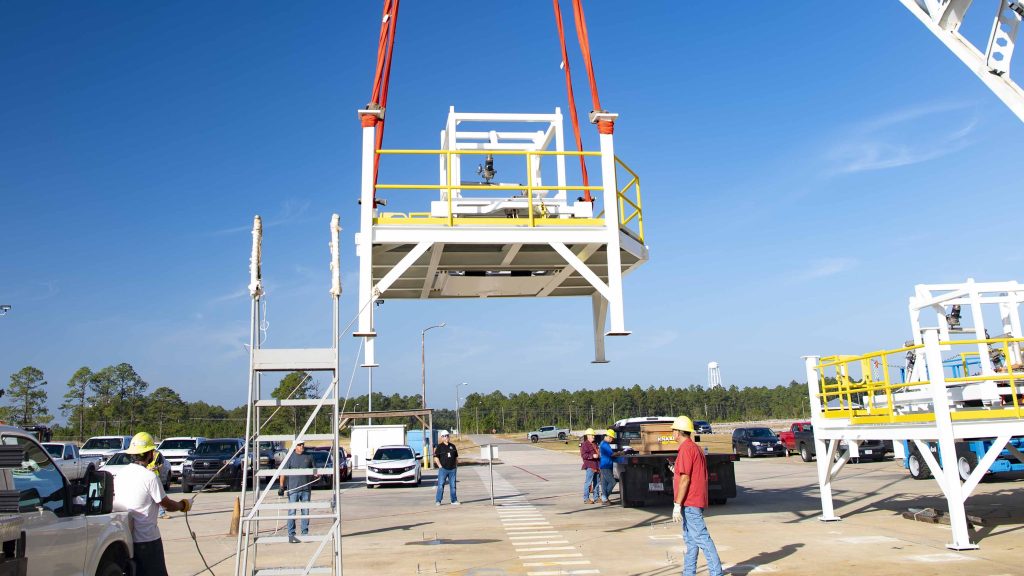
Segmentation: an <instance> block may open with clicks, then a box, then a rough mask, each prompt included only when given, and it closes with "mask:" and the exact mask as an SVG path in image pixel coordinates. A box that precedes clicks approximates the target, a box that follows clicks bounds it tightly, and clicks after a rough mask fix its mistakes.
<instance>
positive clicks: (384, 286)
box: [371, 241, 434, 299]
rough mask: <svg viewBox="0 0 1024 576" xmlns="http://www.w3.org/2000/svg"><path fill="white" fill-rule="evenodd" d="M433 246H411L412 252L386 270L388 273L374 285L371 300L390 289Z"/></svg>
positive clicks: (421, 244)
mask: <svg viewBox="0 0 1024 576" xmlns="http://www.w3.org/2000/svg"><path fill="white" fill-rule="evenodd" d="M433 244H434V243H433V242H429V241H423V242H420V243H418V244H416V245H415V246H413V248H412V250H409V253H408V254H406V255H405V256H403V257H402V259H401V260H399V261H398V264H395V265H394V267H392V268H391V270H388V273H387V274H385V275H384V277H383V278H381V279H380V281H379V282H377V284H376V285H374V287H373V290H372V291H371V293H372V294H373V298H374V299H377V298H380V297H381V296H383V295H384V293H385V292H387V291H388V288H390V287H391V285H392V284H394V283H395V281H396V280H398V279H399V278H401V277H402V274H405V271H406V270H408V269H409V267H410V266H412V265H413V264H414V263H415V262H416V261H417V260H419V259H420V256H423V254H425V253H426V251H427V250H430V247H431V246H433Z"/></svg>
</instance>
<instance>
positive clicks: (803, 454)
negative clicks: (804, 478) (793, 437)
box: [800, 442, 814, 462]
mask: <svg viewBox="0 0 1024 576" xmlns="http://www.w3.org/2000/svg"><path fill="white" fill-rule="evenodd" d="M800 459H801V460H803V461H804V462H810V461H811V460H813V459H814V456H811V451H810V450H808V449H807V444H804V443H803V442H801V443H800Z"/></svg>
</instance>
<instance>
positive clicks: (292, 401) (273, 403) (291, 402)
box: [255, 398, 338, 408]
mask: <svg viewBox="0 0 1024 576" xmlns="http://www.w3.org/2000/svg"><path fill="white" fill-rule="evenodd" d="M337 402H338V401H337V400H336V399H334V398H328V399H326V400H324V406H333V405H334V404H337ZM319 403H320V399H319V398H288V399H286V400H275V399H269V400H257V401H256V402H255V404H256V405H257V406H259V407H260V408H266V407H268V406H270V407H277V406H316V405H317V404H319Z"/></svg>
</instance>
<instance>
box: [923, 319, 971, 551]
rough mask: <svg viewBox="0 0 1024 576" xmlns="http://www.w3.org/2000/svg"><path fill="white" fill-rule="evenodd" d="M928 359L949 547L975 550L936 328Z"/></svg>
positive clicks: (927, 341)
mask: <svg viewBox="0 0 1024 576" xmlns="http://www.w3.org/2000/svg"><path fill="white" fill-rule="evenodd" d="M924 351H925V361H926V362H927V363H928V378H929V380H930V381H931V384H929V387H930V388H931V392H932V404H933V407H934V410H935V427H936V430H937V432H938V437H939V455H940V457H941V458H942V471H941V474H942V477H943V481H944V484H945V487H944V488H945V490H944V492H945V493H946V504H947V505H948V506H949V520H950V524H951V526H952V529H953V542H952V543H950V544H947V545H946V547H947V548H951V549H953V550H974V549H976V548H977V547H978V546H977V544H974V543H972V542H971V539H970V534H969V533H968V531H967V512H966V511H965V510H964V497H963V486H962V485H961V484H960V471H959V469H958V467H957V457H956V442H955V438H954V437H953V419H952V417H951V416H950V410H949V398H948V396H947V390H946V379H945V375H944V373H943V369H942V352H941V350H940V349H939V333H938V330H936V329H934V328H927V329H925V331H924Z"/></svg>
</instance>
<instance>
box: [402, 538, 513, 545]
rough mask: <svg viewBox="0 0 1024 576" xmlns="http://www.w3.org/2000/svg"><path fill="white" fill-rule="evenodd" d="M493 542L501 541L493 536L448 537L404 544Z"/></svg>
mask: <svg viewBox="0 0 1024 576" xmlns="http://www.w3.org/2000/svg"><path fill="white" fill-rule="evenodd" d="M495 542H501V540H497V539H494V538H461V539H458V540H452V539H450V538H436V539H434V540H417V541H414V542H406V543H405V545H406V546H440V545H441V544H457V545H463V544H494V543H495Z"/></svg>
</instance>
